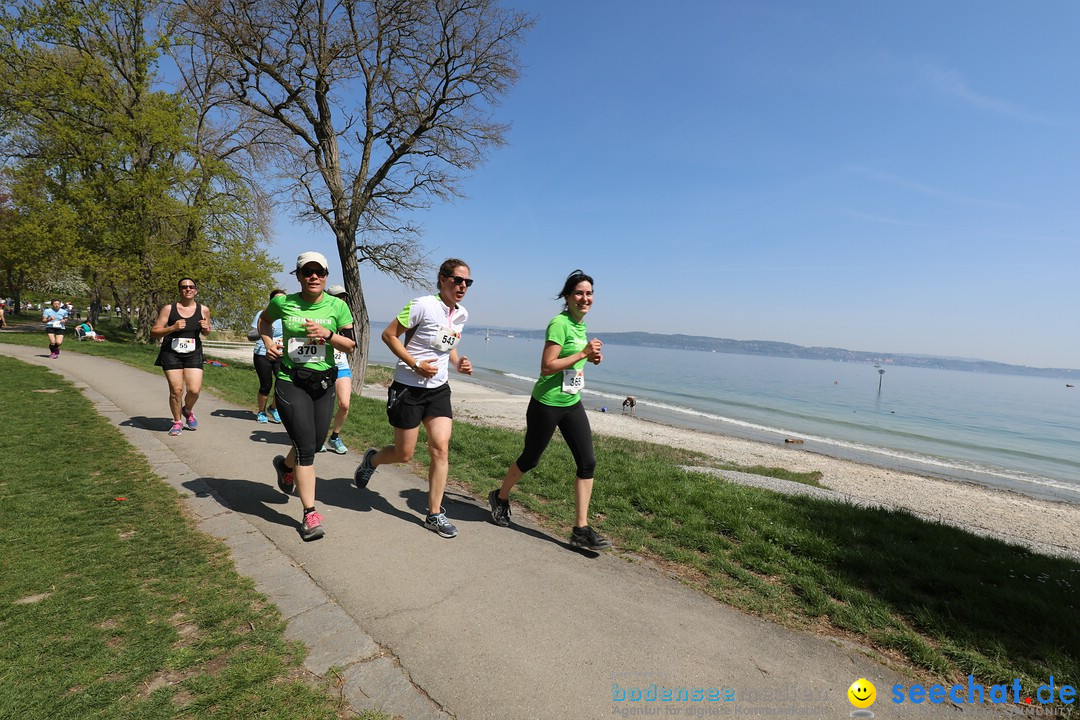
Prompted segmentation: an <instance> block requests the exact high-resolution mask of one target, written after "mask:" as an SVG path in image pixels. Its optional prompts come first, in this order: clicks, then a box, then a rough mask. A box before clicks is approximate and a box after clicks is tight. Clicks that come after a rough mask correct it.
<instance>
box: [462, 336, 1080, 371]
mask: <svg viewBox="0 0 1080 720" xmlns="http://www.w3.org/2000/svg"><path fill="white" fill-rule="evenodd" d="M466 332H467V333H469V334H472V335H485V334H491V335H504V336H513V337H523V338H532V339H543V337H544V331H543V330H521V329H508V328H483V327H480V328H468V329H467V330H466ZM591 334H592V333H590V335H591ZM596 335H597V337H602V338H603V340H604V342H605V343H611V344H612V345H631V346H637V347H656V348H673V349H678V350H698V351H701V352H719V353H732V354H735V355H766V356H768V357H790V358H801V359H804V360H833V361H836V362H858V363H873V364H875V365H894V366H903V367H923V368H935V369H938V370H964V371H968V372H987V373H999V374H1003V375H1035V376H1040V377H1056V378H1067V379H1078V378H1080V370H1075V369H1069V368H1038V367H1030V366H1027V365H1009V364H1008V363H1000V362H993V361H991V360H968V359H961V358H944V357H933V356H928V355H905V354H901V353H882V352H868V351H864V350H845V349H843V348H832V347H804V346H802V345H793V344H791V343H783V342H774V341H771V340H731V339H729V338H714V337H705V336H703V335H662V334H659V333H648V332H616V333H601V332H597V333H596Z"/></svg>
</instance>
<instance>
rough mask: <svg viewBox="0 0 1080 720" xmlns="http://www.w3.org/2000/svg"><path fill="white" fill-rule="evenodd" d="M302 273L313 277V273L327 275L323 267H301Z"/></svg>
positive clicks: (321, 275)
mask: <svg viewBox="0 0 1080 720" xmlns="http://www.w3.org/2000/svg"><path fill="white" fill-rule="evenodd" d="M300 274H301V275H303V276H304V277H311V276H312V275H318V276H319V277H326V270H324V269H322V268H321V267H314V268H301V269H300Z"/></svg>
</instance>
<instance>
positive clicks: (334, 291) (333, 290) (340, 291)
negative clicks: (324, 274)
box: [309, 261, 345, 296]
mask: <svg viewBox="0 0 1080 720" xmlns="http://www.w3.org/2000/svg"><path fill="white" fill-rule="evenodd" d="M309 262H310V261H309ZM326 292H327V294H329V295H334V296H337V295H344V294H345V286H344V285H331V286H330V287H328V288H326Z"/></svg>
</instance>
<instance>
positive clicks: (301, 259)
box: [296, 252, 330, 273]
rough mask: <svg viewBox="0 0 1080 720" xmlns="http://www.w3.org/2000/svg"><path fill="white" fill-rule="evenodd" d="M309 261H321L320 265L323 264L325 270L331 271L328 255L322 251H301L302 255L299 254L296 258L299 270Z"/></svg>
mask: <svg viewBox="0 0 1080 720" xmlns="http://www.w3.org/2000/svg"><path fill="white" fill-rule="evenodd" d="M308 263H319V264H320V265H322V269H323V270H325V271H326V272H327V273H329V272H330V265H328V264H327V262H326V256H325V255H323V254H322V253H317V252H305V253H300V255H299V256H297V258H296V269H297V270H299V269H300V268H302V267H304V266H305V265H307V264H308Z"/></svg>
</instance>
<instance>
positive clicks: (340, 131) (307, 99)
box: [171, 0, 532, 388]
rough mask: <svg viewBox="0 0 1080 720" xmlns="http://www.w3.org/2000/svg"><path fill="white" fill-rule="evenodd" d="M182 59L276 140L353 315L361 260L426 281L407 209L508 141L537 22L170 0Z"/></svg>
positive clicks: (452, 191)
mask: <svg viewBox="0 0 1080 720" xmlns="http://www.w3.org/2000/svg"><path fill="white" fill-rule="evenodd" d="M171 20H172V22H173V24H174V27H175V28H177V30H176V33H175V34H176V35H177V36H178V37H181V38H183V39H184V43H185V44H184V45H183V47H182V48H179V50H180V51H178V52H176V57H177V61H178V63H179V64H180V65H181V66H182V67H184V68H186V70H185V74H186V76H187V77H189V78H196V79H198V80H199V81H200V82H201V83H202V85H201V86H200V89H201V90H203V91H204V92H206V93H207V94H214V93H216V95H217V96H218V97H220V98H221V103H222V105H221V108H222V112H233V113H236V114H237V115H238V116H240V117H243V118H244V119H245V120H246V121H248V124H247V125H246V126H245V128H246V129H247V131H249V132H250V133H251V137H252V138H253V140H254V141H255V142H257V143H259V144H260V145H261V146H263V147H265V148H266V149H267V150H268V151H270V152H269V154H268V157H269V158H270V159H271V160H272V161H273V163H274V167H275V168H276V170H277V173H276V174H275V175H274V176H273V177H272V181H273V182H274V183H275V184H277V186H279V187H280V188H281V189H282V192H283V193H284V194H285V195H286V196H288V197H289V199H290V200H291V201H292V205H293V207H294V209H295V210H296V211H297V215H298V216H299V217H300V218H301V219H304V220H308V221H312V222H315V223H319V224H322V225H323V226H324V227H326V228H327V229H328V230H329V231H330V232H331V233H333V235H334V238H335V241H336V245H337V250H338V256H339V258H340V260H341V265H342V269H343V275H344V278H343V279H344V284H345V288H346V290H348V292H349V296H350V298H351V303H352V308H351V309H352V313H353V319H354V321H355V325H356V328H357V342H358V347H360V348H361V350H362V352H359V353H354V354H353V360H352V362H353V374H354V375H355V376H356V377H357V378H358V382H357V383H355V385H354V386H355V387H357V388H359V387H361V386H362V385H363V378H364V376H365V373H366V369H367V349H368V345H369V340H370V324H369V320H368V312H367V305H366V302H365V299H364V293H363V287H362V284H361V278H360V264H361V263H367V264H369V265H370V266H371V267H373V268H374V269H376V270H378V271H379V272H383V273H387V274H389V275H392V276H394V277H397V278H399V279H401V280H402V281H404V282H407V283H410V284H414V285H419V284H421V283H423V282H425V281H430V277H429V276H430V275H431V271H430V266H429V264H428V262H427V257H426V255H425V253H424V252H423V250H422V248H421V246H420V244H419V229H418V228H417V226H415V225H413V224H412V223H411V222H410V221H409V217H410V216H411V214H412V213H413V212H414V211H416V210H418V209H422V208H425V207H427V206H428V205H429V204H430V203H432V202H434V201H444V200H447V199H449V198H451V197H453V196H455V195H458V194H459V188H458V184H457V183H458V179H459V177H460V175H461V174H462V173H464V172H468V171H472V170H474V169H475V168H477V167H478V166H479V165H480V163H481V162H482V161H483V159H484V157H485V153H486V152H487V151H488V150H489V149H491V148H493V147H498V146H499V145H501V144H502V143H503V142H504V134H505V132H506V126H505V125H503V124H501V123H498V122H496V121H494V120H493V119H492V116H491V109H492V107H493V106H494V105H495V104H496V103H497V101H498V100H499V98H500V97H501V95H502V94H503V93H505V92H506V91H507V90H508V89H509V87H510V86H511V85H512V83H513V82H514V80H515V79H516V78H517V75H518V58H517V46H518V45H519V43H520V42H521V41H522V39H523V37H524V34H525V32H526V31H527V29H528V28H529V26H530V25H531V22H532V21H531V20H530V19H529V18H527V17H526V16H525V15H523V14H520V13H516V12H512V11H509V10H506V9H503V8H501V7H500V6H499V5H498V4H497V3H496V2H495V0H267V1H266V2H256V3H253V2H247V1H246V0H174V5H173V12H172V13H171Z"/></svg>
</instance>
